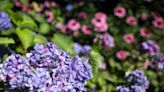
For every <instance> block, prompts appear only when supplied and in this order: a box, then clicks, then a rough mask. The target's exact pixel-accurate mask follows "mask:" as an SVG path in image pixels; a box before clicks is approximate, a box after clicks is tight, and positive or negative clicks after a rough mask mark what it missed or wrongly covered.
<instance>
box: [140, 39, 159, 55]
mask: <svg viewBox="0 0 164 92" xmlns="http://www.w3.org/2000/svg"><path fill="white" fill-rule="evenodd" d="M140 49H141V51H142V52H144V53H147V54H148V55H155V53H158V52H159V51H160V47H159V46H158V45H157V44H156V43H155V42H154V41H152V40H148V41H145V42H142V43H141V46H140Z"/></svg>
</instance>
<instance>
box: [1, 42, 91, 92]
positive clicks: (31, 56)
mask: <svg viewBox="0 0 164 92" xmlns="http://www.w3.org/2000/svg"><path fill="white" fill-rule="evenodd" d="M0 78H1V79H2V80H3V81H4V82H5V84H7V86H9V88H10V89H13V90H16V91H17V90H20V91H22V90H25V91H26V92H80V91H82V90H84V89H85V88H84V85H85V83H86V82H87V80H89V79H91V78H92V73H91V66H90V65H89V64H88V61H87V60H82V59H81V58H80V57H78V56H75V57H73V58H71V57H70V56H69V55H68V54H67V53H66V52H64V51H62V50H60V49H59V48H58V47H56V46H55V45H54V44H53V43H50V42H49V43H47V45H46V46H44V45H41V44H36V45H35V47H34V50H32V51H31V52H30V53H27V54H26V57H22V56H21V55H19V54H16V55H11V56H9V57H8V58H7V59H6V61H4V62H3V63H2V64H1V69H0ZM23 92H24V91H23Z"/></svg>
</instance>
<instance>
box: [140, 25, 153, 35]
mask: <svg viewBox="0 0 164 92" xmlns="http://www.w3.org/2000/svg"><path fill="white" fill-rule="evenodd" d="M139 31H140V35H141V36H143V37H149V36H151V34H152V33H151V32H150V31H149V30H148V29H147V28H146V27H142V28H140V30H139Z"/></svg>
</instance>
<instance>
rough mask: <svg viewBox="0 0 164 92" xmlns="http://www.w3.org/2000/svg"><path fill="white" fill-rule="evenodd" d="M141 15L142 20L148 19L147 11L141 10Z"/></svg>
mask: <svg viewBox="0 0 164 92" xmlns="http://www.w3.org/2000/svg"><path fill="white" fill-rule="evenodd" d="M140 17H141V20H142V21H145V20H147V18H148V15H147V14H146V13H145V12H141V15H140Z"/></svg>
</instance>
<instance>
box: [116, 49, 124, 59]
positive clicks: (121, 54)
mask: <svg viewBox="0 0 164 92" xmlns="http://www.w3.org/2000/svg"><path fill="white" fill-rule="evenodd" d="M116 57H117V58H118V59H120V60H125V59H126V58H127V52H126V51H123V50H121V51H118V52H117V53H116Z"/></svg>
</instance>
